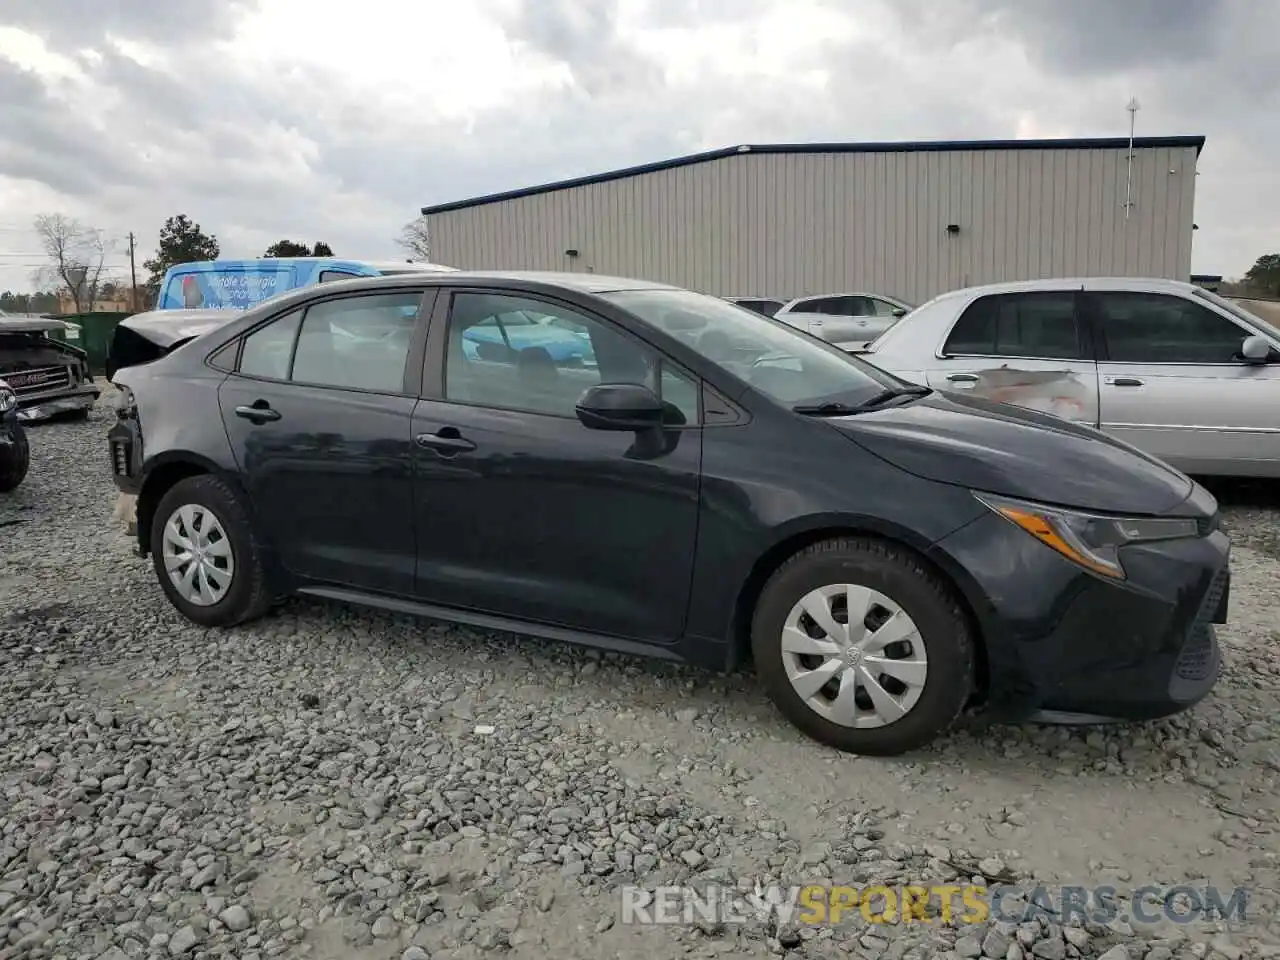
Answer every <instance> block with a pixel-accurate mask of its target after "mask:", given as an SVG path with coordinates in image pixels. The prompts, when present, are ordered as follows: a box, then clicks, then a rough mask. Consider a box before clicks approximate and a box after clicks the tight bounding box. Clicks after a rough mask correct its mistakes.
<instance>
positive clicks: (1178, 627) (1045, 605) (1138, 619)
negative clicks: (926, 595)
mask: <svg viewBox="0 0 1280 960" xmlns="http://www.w3.org/2000/svg"><path fill="white" fill-rule="evenodd" d="M939 547H940V548H941V549H942V550H943V551H945V553H946V554H948V555H949V556H950V557H951V558H952V559H953V560H954V561H956V562H958V563H959V564H960V565H961V566H963V567H964V568H965V569H966V570H967V571H968V572H969V574H970V575H971V576H972V577H973V578H974V579H975V580H976V586H977V590H978V592H980V593H981V594H985V598H986V602H985V603H982V604H979V606H980V609H979V610H978V616H979V620H980V622H981V627H982V632H983V637H984V640H985V641H986V652H987V661H988V675H989V689H988V696H987V700H988V705H989V708H990V711H991V713H992V714H993V715H994V716H996V717H1006V718H1010V719H1018V718H1026V717H1033V716H1036V715H1037V714H1039V715H1041V716H1042V717H1043V718H1046V719H1055V720H1068V721H1069V720H1071V719H1078V720H1081V721H1097V720H1152V719H1157V718H1159V717H1165V716H1169V715H1171V714H1174V713H1178V712H1180V711H1182V710H1185V709H1187V708H1188V707H1191V706H1193V705H1194V704H1195V703H1197V702H1199V701H1200V700H1201V699H1203V698H1204V697H1205V696H1206V695H1208V693H1209V692H1210V691H1211V690H1212V689H1213V687H1214V684H1215V683H1216V682H1217V679H1218V674H1219V670H1220V667H1221V651H1220V648H1219V646H1218V641H1217V636H1216V633H1215V630H1214V625H1215V623H1222V622H1225V620H1226V610H1227V604H1228V594H1229V590H1230V578H1231V574H1230V565H1229V564H1230V549H1231V548H1230V541H1229V540H1228V538H1227V536H1226V534H1225V533H1223V532H1222V531H1221V530H1217V529H1214V530H1213V531H1212V532H1209V533H1207V534H1206V535H1204V536H1202V537H1199V538H1195V539H1187V540H1171V541H1165V542H1161V543H1149V544H1141V545H1132V546H1129V547H1126V548H1124V551H1123V554H1122V556H1123V563H1124V565H1125V569H1126V571H1127V573H1128V578H1127V580H1125V581H1110V580H1107V579H1105V578H1103V577H1099V576H1095V575H1093V574H1091V573H1088V572H1086V571H1085V570H1083V569H1082V568H1080V567H1078V566H1077V565H1076V564H1074V563H1072V562H1071V561H1069V560H1067V559H1066V558H1065V557H1063V556H1061V555H1060V554H1058V553H1057V552H1056V551H1054V550H1052V549H1050V548H1049V547H1047V546H1045V545H1043V544H1041V543H1040V542H1038V541H1037V540H1035V539H1034V538H1032V537H1031V536H1029V535H1028V534H1026V533H1024V532H1023V531H1022V530H1020V529H1018V528H1017V527H1015V526H1014V525H1013V524H1011V523H1009V522H1008V521H1006V520H1004V519H1003V518H1001V517H997V516H995V515H994V514H993V515H992V516H989V517H981V518H979V519H978V520H976V521H974V522H973V523H971V524H969V525H968V526H966V527H963V528H961V529H960V530H958V531H956V532H955V533H954V534H952V535H951V536H950V537H947V538H946V539H944V540H943V541H942V542H941V543H940V544H939Z"/></svg>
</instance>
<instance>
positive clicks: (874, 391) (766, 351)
mask: <svg viewBox="0 0 1280 960" xmlns="http://www.w3.org/2000/svg"><path fill="white" fill-rule="evenodd" d="M602 296H603V297H604V298H605V299H606V300H609V301H611V302H613V303H615V304H617V305H618V306H620V307H622V308H623V309H625V310H629V311H630V312H631V313H634V314H635V315H636V316H638V317H640V318H641V319H642V320H644V321H645V322H647V323H650V324H652V325H653V326H655V327H657V328H659V329H660V330H662V331H664V332H665V333H667V334H669V335H670V336H673V337H675V338H676V339H677V340H680V341H682V342H683V343H685V344H687V345H688V346H689V347H690V348H691V349H693V350H695V351H696V352H697V353H699V354H701V355H702V356H703V357H705V358H706V359H707V360H710V361H711V362H712V363H714V364H715V365H716V366H718V367H720V368H721V369H722V370H725V371H727V372H728V373H731V374H732V375H733V376H735V377H737V378H738V379H740V380H743V381H745V382H746V383H748V384H750V385H751V386H752V387H754V388H755V389H756V390H759V391H760V392H761V393H763V394H765V395H767V396H769V397H770V398H772V399H773V400H776V401H778V402H779V403H783V404H786V405H787V406H794V405H798V404H812V403H815V402H818V401H823V400H838V401H840V402H843V403H851V404H856V403H860V402H862V401H863V400H866V399H867V398H869V397H873V396H877V395H879V394H881V393H883V392H884V390H885V389H887V388H897V387H901V386H903V385H904V382H903V381H901V380H899V379H898V378H897V377H894V376H891V375H890V374H888V373H885V372H883V371H881V370H877V369H876V368H875V367H872V366H871V365H870V364H868V363H866V362H864V361H862V360H858V359H855V358H854V357H851V356H850V355H849V354H847V353H844V352H842V351H840V350H838V349H836V348H835V347H833V346H831V345H830V344H828V343H825V342H824V341H822V340H819V339H818V338H817V337H811V336H809V334H807V333H802V332H801V331H799V330H796V329H795V328H793V327H789V326H787V325H785V324H780V323H776V322H775V321H772V320H769V319H767V318H766V317H762V316H760V314H758V313H754V312H752V311H750V310H747V309H744V308H743V307H739V306H738V305H737V304H734V303H729V302H728V301H725V300H721V299H719V298H718V297H709V296H705V295H703V294H701V293H693V292H692V291H689V290H623V291H618V292H614V293H606V294H602Z"/></svg>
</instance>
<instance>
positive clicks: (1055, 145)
mask: <svg viewBox="0 0 1280 960" xmlns="http://www.w3.org/2000/svg"><path fill="white" fill-rule="evenodd" d="M1204 141H1205V138H1204V137H1203V136H1200V135H1197V136H1178V137H1134V140H1133V146H1134V148H1135V149H1138V150H1150V149H1158V148H1161V147H1166V148H1167V147H1195V150H1196V155H1197V156H1199V154H1200V151H1201V150H1202V149H1204ZM1128 146H1129V139H1128V138H1127V137H1083V138H1058V139H1051V140H917V141H904V142H899V143H753V144H742V145H740V146H736V147H722V148H721V149H719V150H708V151H706V152H704V153H693V154H690V155H688V156H684V157H675V158H673V159H671V160H658V161H656V162H654V163H644V164H640V165H639V166H635V167H623V168H622V169H620V170H609V171H606V172H604V173H594V174H590V175H588V176H585V177H574V178H572V179H569V180H557V181H554V182H552V183H543V184H539V185H537V186H533V187H521V188H519V189H516V190H507V191H504V192H502V193H491V194H488V195H486V196H481V197H472V198H471V199H468V200H452V201H449V202H448V203H437V204H434V205H431V206H426V207H423V208H422V213H423V215H429V214H433V213H447V212H448V211H450V210H465V209H466V208H468V207H479V206H484V205H485V204H489V203H498V202H500V201H502V200H516V199H518V198H520V197H532V196H537V195H538V194H540V193H553V192H555V191H557V190H567V189H569V188H570V187H585V186H588V185H590V184H593V183H608V182H609V181H610V180H622V179H625V178H627V177H636V176H640V175H641V174H645V173H657V172H659V171H661V170H673V169H675V168H676V167H688V166H692V165H694V164H697V163H709V162H710V161H712V160H722V159H725V158H726V157H735V156H739V155H742V154H748V155H750V154H755V153H769V154H806V153H956V152H961V151H989V150H1124V149H1128Z"/></svg>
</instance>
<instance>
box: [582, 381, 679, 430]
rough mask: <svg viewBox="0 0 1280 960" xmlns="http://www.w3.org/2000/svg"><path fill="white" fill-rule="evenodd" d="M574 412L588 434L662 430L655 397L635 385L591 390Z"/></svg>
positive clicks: (610, 385)
mask: <svg viewBox="0 0 1280 960" xmlns="http://www.w3.org/2000/svg"><path fill="white" fill-rule="evenodd" d="M574 409H575V411H576V412H577V414H578V419H579V420H581V421H582V425H583V426H584V427H587V428H588V429H591V430H617V431H636V430H650V429H652V428H654V427H660V426H662V423H663V415H664V413H665V411H664V410H663V407H662V401H661V400H659V399H658V395H657V394H656V393H654V392H653V391H652V390H650V389H649V388H648V387H645V386H641V385H640V384H638V383H601V384H599V385H597V386H594V387H590V388H588V389H587V390H586V392H584V393H583V394H582V397H581V398H580V399H579V400H578V403H577V405H576V407H575V408H574Z"/></svg>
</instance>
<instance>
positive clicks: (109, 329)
mask: <svg viewBox="0 0 1280 960" xmlns="http://www.w3.org/2000/svg"><path fill="white" fill-rule="evenodd" d="M131 316H133V314H132V313H122V312H114V311H111V312H108V311H94V312H93V313H64V314H58V315H56V316H55V319H57V320H66V321H67V322H69V323H73V324H75V325H76V326H77V327H79V328H80V336H79V338H78V339H76V338H73V337H67V338H66V340H67V342H68V343H71V344H74V345H75V346H78V347H79V348H80V349H81V350H83V351H84V352H85V353H87V354H88V355H89V369H90V370H91V371H92V372H93V373H95V374H98V373H103V372H104V371H105V370H106V366H107V353H108V352H109V351H110V349H111V338H112V337H113V336H115V332H116V325H117V324H119V323H120V321H121V320H124V319H125V318H126V317H131ZM69 332H70V331H68V333H69Z"/></svg>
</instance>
